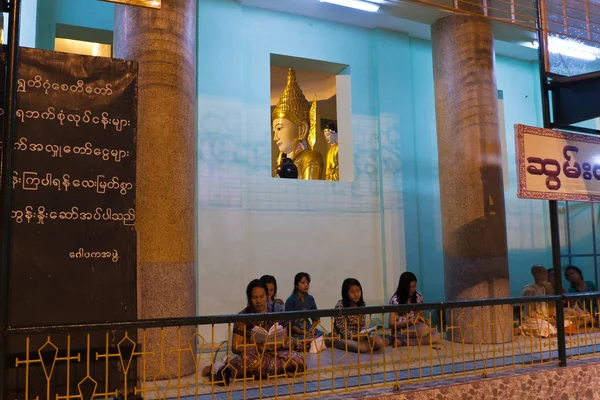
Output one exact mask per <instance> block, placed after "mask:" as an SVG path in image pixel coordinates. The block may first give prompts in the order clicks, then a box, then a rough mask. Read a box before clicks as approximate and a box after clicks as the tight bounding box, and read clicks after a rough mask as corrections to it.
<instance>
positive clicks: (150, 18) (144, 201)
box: [114, 0, 197, 379]
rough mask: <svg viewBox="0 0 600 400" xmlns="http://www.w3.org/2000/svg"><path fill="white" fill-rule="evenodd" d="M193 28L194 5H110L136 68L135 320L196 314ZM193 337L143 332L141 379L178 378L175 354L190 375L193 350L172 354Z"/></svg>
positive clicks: (121, 52)
mask: <svg viewBox="0 0 600 400" xmlns="http://www.w3.org/2000/svg"><path fill="white" fill-rule="evenodd" d="M196 24H197V20H196V0H167V1H164V0H163V2H162V8H161V9H160V10H156V9H149V8H142V7H134V6H126V5H116V6H115V31H114V56H115V57H117V58H123V59H127V60H135V61H137V62H138V63H139V85H138V105H139V107H138V132H137V212H136V229H137V234H138V291H139V295H138V298H139V299H140V303H139V312H138V315H139V316H140V318H166V317H188V316H195V315H196V282H195V281H196V279H195V277H196V199H195V196H196V163H197V157H196V153H197V145H196V142H197V139H196V138H197V135H196V111H197V110H196ZM194 331H195V328H194V327H190V328H186V329H182V330H181V331H180V332H179V333H180V343H179V344H178V331H177V330H176V329H175V328H169V329H166V330H165V331H164V332H163V333H164V336H163V335H161V332H160V330H158V329H151V330H150V329H149V330H148V331H147V339H146V347H147V349H146V350H147V351H152V350H154V352H155V356H154V357H150V358H149V359H148V361H149V364H148V366H147V370H146V378H148V379H154V377H155V376H156V375H158V377H157V378H158V379H162V378H165V377H167V375H170V376H171V377H176V376H177V373H178V368H177V367H178V356H180V357H181V374H182V375H184V374H189V373H193V372H194V358H193V357H192V354H191V352H190V351H185V352H180V353H178V352H173V350H177V349H178V346H179V348H185V347H189V346H190V343H192V344H194V343H195V337H192V336H193V334H194ZM139 335H141V333H140V334H139ZM161 336H163V337H161ZM141 339H142V338H141V337H140V336H138V342H141ZM193 349H195V345H193ZM161 352H162V354H163V355H164V357H165V358H164V363H161V361H160V360H161V358H160V354H161Z"/></svg>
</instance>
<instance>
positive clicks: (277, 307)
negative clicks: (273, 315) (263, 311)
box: [260, 275, 285, 312]
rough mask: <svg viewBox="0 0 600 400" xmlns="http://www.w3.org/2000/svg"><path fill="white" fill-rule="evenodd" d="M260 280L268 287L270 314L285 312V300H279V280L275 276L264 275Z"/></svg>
mask: <svg viewBox="0 0 600 400" xmlns="http://www.w3.org/2000/svg"><path fill="white" fill-rule="evenodd" d="M260 280H261V281H263V282H264V283H265V285H267V289H269V293H268V295H269V312H282V311H285V310H284V308H283V300H281V299H278V298H277V280H275V277H274V276H273V275H263V276H261V277H260Z"/></svg>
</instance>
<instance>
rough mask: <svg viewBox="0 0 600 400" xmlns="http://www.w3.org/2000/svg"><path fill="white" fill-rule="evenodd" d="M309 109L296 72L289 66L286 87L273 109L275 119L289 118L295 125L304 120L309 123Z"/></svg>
mask: <svg viewBox="0 0 600 400" xmlns="http://www.w3.org/2000/svg"><path fill="white" fill-rule="evenodd" d="M309 109H310V106H309V105H308V101H307V100H306V97H304V93H302V89H300V86H298V82H296V72H295V71H294V70H293V69H291V68H289V69H288V76H287V83H286V84H285V89H283V93H282V94H281V97H280V98H279V101H278V102H277V105H276V106H275V110H273V119H278V118H285V119H289V120H290V121H292V123H293V124H294V125H296V126H300V125H301V124H302V123H303V122H306V123H309V118H308V113H309Z"/></svg>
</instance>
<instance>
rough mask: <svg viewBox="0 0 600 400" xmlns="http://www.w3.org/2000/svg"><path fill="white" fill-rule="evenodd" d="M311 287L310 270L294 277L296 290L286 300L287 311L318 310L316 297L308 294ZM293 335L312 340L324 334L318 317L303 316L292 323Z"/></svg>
mask: <svg viewBox="0 0 600 400" xmlns="http://www.w3.org/2000/svg"><path fill="white" fill-rule="evenodd" d="M309 289H310V275H309V274H308V272H298V273H297V274H296V276H295V277H294V291H293V292H292V294H291V296H290V297H288V299H287V300H286V302H285V311H304V310H316V309H317V302H316V301H315V298H314V297H312V296H311V295H310V294H308V290H309ZM290 326H291V330H292V336H294V337H295V338H297V339H301V340H312V339H314V338H316V337H319V336H323V332H321V331H320V330H319V329H317V327H318V326H319V319H318V318H302V319H298V320H294V321H292V323H291V324H290Z"/></svg>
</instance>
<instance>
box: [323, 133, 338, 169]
mask: <svg viewBox="0 0 600 400" xmlns="http://www.w3.org/2000/svg"><path fill="white" fill-rule="evenodd" d="M323 135H324V136H325V140H327V143H328V144H329V151H328V152H327V162H326V163H325V179H327V180H328V181H339V180H340V164H339V163H338V132H337V125H336V124H334V123H329V124H327V126H326V127H325V129H324V130H323Z"/></svg>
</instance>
